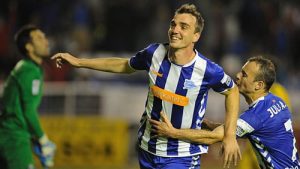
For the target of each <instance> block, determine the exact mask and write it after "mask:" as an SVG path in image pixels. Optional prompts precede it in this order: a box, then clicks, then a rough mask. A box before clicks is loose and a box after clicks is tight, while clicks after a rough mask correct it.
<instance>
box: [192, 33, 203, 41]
mask: <svg viewBox="0 0 300 169" xmlns="http://www.w3.org/2000/svg"><path fill="white" fill-rule="evenodd" d="M200 36H201V34H200V32H196V33H194V37H193V42H194V43H196V42H197V41H198V40H199V39H200Z"/></svg>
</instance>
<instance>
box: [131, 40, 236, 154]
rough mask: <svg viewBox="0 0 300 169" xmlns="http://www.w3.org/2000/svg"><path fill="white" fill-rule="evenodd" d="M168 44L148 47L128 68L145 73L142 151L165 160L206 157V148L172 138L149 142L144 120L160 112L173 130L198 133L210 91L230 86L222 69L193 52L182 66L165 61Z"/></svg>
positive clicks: (230, 83)
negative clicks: (145, 95)
mask: <svg viewBox="0 0 300 169" xmlns="http://www.w3.org/2000/svg"><path fill="white" fill-rule="evenodd" d="M167 52H168V44H151V45H150V46H148V47H147V48H145V49H144V50H142V51H140V52H138V53H137V54H136V55H135V56H133V57H132V58H131V59H130V61H129V65H130V66H131V67H132V68H134V69H136V70H146V71H147V72H148V77H149V91H148V97H147V101H146V105H145V112H144V114H143V116H142V119H141V124H140V129H139V132H138V137H139V145H140V147H141V148H142V149H144V150H146V151H148V152H150V153H152V154H155V155H157V156H165V157H183V156H191V155H194V154H201V153H206V152H207V151H208V147H207V146H206V145H198V144H193V143H188V142H185V141H182V140H177V139H172V138H167V139H166V138H163V137H159V138H157V139H156V138H152V137H151V136H152V135H153V133H152V132H151V126H150V124H149V122H148V119H150V118H151V119H155V120H159V119H160V111H164V112H165V113H166V114H167V116H168V118H169V119H170V121H171V123H172V124H173V126H174V127H175V128H183V129H184V128H190V129H201V123H202V119H203V117H204V113H205V109H206V103H207V95H208V91H209V89H210V88H212V89H213V90H215V91H216V92H225V91H226V90H228V89H230V88H232V87H233V86H234V82H233V81H232V79H231V78H230V77H229V76H228V75H227V74H225V73H224V71H223V69H222V68H221V67H220V66H218V65H217V64H215V63H213V62H212V61H210V60H209V59H207V58H205V57H204V56H203V55H201V54H200V53H199V52H197V51H196V50H195V53H196V56H195V57H194V59H193V60H192V61H191V62H190V63H187V64H185V65H177V64H174V63H172V62H171V61H170V60H169V58H168V57H167Z"/></svg>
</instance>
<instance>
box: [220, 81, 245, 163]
mask: <svg viewBox="0 0 300 169" xmlns="http://www.w3.org/2000/svg"><path fill="white" fill-rule="evenodd" d="M222 94H224V95H225V111H226V117H225V124H224V127H225V131H224V132H225V133H224V138H223V144H222V151H223V158H224V167H229V166H230V164H231V163H234V165H236V164H237V161H238V158H239V159H241V158H242V156H241V152H240V149H239V146H238V143H237V140H236V127H237V118H238V111H239V101H240V96H239V90H238V88H237V86H236V85H235V86H234V87H233V88H231V89H229V90H227V91H226V92H223V93H222Z"/></svg>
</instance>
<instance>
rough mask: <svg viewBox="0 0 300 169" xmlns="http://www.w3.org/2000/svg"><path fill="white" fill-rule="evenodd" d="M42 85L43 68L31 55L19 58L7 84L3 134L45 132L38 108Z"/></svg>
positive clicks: (0, 128) (1, 120)
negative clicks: (28, 57)
mask: <svg viewBox="0 0 300 169" xmlns="http://www.w3.org/2000/svg"><path fill="white" fill-rule="evenodd" d="M42 88H43V70H42V68H41V67H40V66H39V65H38V64H36V63H35V62H33V61H32V60H30V59H23V60H21V61H19V62H18V63H17V64H16V66H15V67H14V69H13V70H12V71H11V73H10V75H9V77H8V79H7V80H6V82H5V84H4V90H3V96H2V101H3V110H2V112H0V135H2V134H6V135H10V136H21V137H26V138H30V137H36V138H40V137H41V136H42V135H43V130H42V128H41V125H40V122H39V119H38V112H37V109H38V106H39V104H40V102H41V98H42Z"/></svg>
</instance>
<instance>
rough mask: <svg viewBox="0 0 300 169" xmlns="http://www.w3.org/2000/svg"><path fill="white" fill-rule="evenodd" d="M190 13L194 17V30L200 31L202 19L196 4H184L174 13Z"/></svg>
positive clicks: (202, 25) (202, 23) (202, 24)
mask: <svg viewBox="0 0 300 169" xmlns="http://www.w3.org/2000/svg"><path fill="white" fill-rule="evenodd" d="M184 13H187V14H191V15H193V16H194V17H196V22H197V23H196V29H195V32H199V33H201V32H202V30H203V27H204V19H203V18H202V16H201V14H200V12H199V11H198V10H197V8H196V6H195V5H194V4H184V5H182V6H181V7H179V8H178V9H177V10H176V12H175V14H184Z"/></svg>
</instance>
